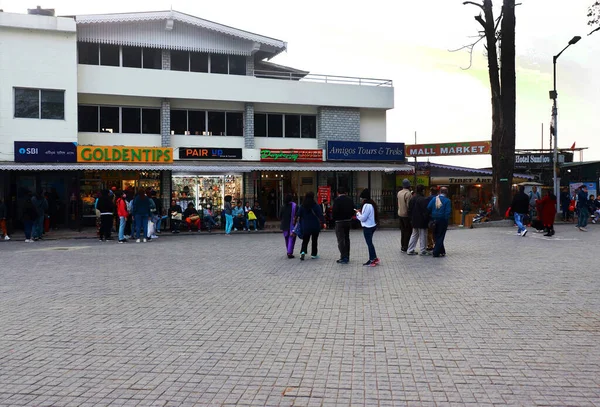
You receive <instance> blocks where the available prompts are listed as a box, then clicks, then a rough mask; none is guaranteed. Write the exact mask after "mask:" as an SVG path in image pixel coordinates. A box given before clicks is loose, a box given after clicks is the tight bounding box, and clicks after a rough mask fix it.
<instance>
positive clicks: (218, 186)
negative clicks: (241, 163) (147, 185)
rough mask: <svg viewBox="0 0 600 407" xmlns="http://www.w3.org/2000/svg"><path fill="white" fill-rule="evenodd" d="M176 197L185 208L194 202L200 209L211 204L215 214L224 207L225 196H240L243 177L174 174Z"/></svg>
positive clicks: (173, 196)
mask: <svg viewBox="0 0 600 407" xmlns="http://www.w3.org/2000/svg"><path fill="white" fill-rule="evenodd" d="M172 186H173V193H172V196H171V198H172V199H174V200H175V201H176V202H177V203H178V204H179V205H181V208H182V209H183V210H185V208H187V206H188V204H189V202H193V203H194V205H195V206H196V209H198V210H199V211H200V210H202V209H204V208H206V207H207V205H210V206H211V209H212V210H213V213H214V214H215V216H218V215H219V214H220V213H221V210H222V209H223V204H224V197H225V196H226V195H231V196H233V197H234V199H237V198H239V197H240V194H241V190H242V188H241V186H242V177H241V176H235V175H228V176H223V175H200V176H174V177H173V181H172Z"/></svg>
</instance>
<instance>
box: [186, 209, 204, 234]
mask: <svg viewBox="0 0 600 407" xmlns="http://www.w3.org/2000/svg"><path fill="white" fill-rule="evenodd" d="M183 219H185V223H186V224H187V228H188V232H191V231H192V226H194V227H196V229H197V230H198V232H200V214H199V213H198V211H197V210H196V208H195V207H194V203H193V202H190V203H189V204H188V206H187V208H185V212H183Z"/></svg>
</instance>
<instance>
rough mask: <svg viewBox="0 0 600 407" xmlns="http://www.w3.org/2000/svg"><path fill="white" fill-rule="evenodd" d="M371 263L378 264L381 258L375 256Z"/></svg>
mask: <svg viewBox="0 0 600 407" xmlns="http://www.w3.org/2000/svg"><path fill="white" fill-rule="evenodd" d="M371 263H377V265H379V264H380V263H381V260H379V258H376V259H375V260H373V261H372V262H371Z"/></svg>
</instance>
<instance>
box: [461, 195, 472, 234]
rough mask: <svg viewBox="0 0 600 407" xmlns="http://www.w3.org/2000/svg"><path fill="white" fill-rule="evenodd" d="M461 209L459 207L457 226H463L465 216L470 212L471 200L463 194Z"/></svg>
mask: <svg viewBox="0 0 600 407" xmlns="http://www.w3.org/2000/svg"><path fill="white" fill-rule="evenodd" d="M460 199H461V209H460V215H461V216H460V225H459V227H461V228H464V227H465V218H466V217H467V215H468V214H469V212H471V200H470V199H468V198H467V197H466V196H465V195H461V197H460Z"/></svg>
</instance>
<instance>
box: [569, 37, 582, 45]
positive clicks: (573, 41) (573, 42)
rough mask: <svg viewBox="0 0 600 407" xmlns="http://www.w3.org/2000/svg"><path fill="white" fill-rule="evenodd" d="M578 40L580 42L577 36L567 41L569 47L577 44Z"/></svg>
mask: <svg viewBox="0 0 600 407" xmlns="http://www.w3.org/2000/svg"><path fill="white" fill-rule="evenodd" d="M579 40H581V37H580V36H579V35H576V36H575V37H573V38H572V39H571V41H569V45H575V44H577V43H578V42H579Z"/></svg>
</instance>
